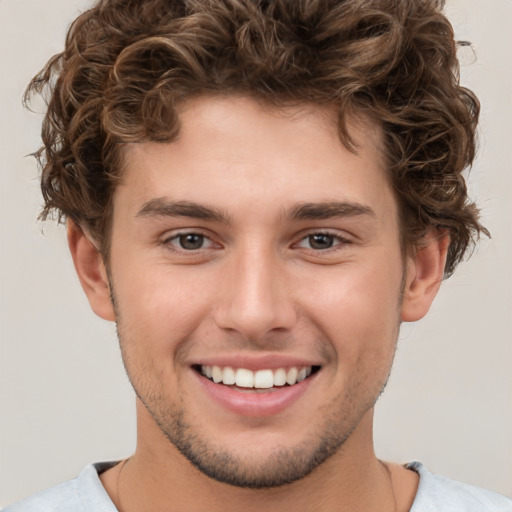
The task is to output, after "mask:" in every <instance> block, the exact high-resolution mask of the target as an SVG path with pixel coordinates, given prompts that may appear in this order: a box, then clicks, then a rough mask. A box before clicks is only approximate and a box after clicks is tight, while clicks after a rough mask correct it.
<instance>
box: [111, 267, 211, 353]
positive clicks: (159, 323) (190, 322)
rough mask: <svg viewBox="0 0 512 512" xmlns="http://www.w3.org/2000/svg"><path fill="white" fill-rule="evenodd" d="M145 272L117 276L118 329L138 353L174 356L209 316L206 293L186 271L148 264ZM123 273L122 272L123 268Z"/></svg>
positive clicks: (115, 288) (115, 278)
mask: <svg viewBox="0 0 512 512" xmlns="http://www.w3.org/2000/svg"><path fill="white" fill-rule="evenodd" d="M140 268H144V271H143V272H140V273H137V274H135V273H132V274H130V273H129V272H125V273H124V275H123V273H121V271H119V272H118V273H117V274H114V276H113V280H114V283H113V284H114V292H115V297H116V303H117V304H116V305H117V312H118V324H119V329H120V331H122V333H121V332H120V334H123V337H124V338H127V339H129V340H132V344H133V342H135V341H136V343H137V345H138V348H137V350H138V351H139V352H141V353H145V352H149V353H151V354H152V356H153V357H154V358H159V357H161V356H164V354H165V355H169V353H171V354H172V353H173V352H174V351H175V350H176V348H177V346H178V345H179V343H180V342H181V341H182V340H184V339H186V338H187V337H188V336H190V335H191V334H192V333H193V332H194V331H195V330H196V329H197V328H198V326H199V325H200V323H201V320H202V318H204V317H205V315H206V308H207V304H206V295H207V294H206V293H205V290H204V287H203V285H202V282H201V281H200V282H196V281H195V280H194V279H191V277H190V276H189V275H188V274H187V272H186V271H184V272H180V271H174V272H170V271H169V270H168V269H166V268H165V266H164V267H159V266H155V265H145V266H142V267H140ZM120 270H121V269H120Z"/></svg>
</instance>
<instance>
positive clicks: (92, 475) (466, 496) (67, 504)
mask: <svg viewBox="0 0 512 512" xmlns="http://www.w3.org/2000/svg"><path fill="white" fill-rule="evenodd" d="M114 464H116V463H115V462H100V463H98V464H91V465H90V466H87V467H86V468H85V469H84V470H83V471H82V472H81V473H80V475H79V476H78V477H77V478H75V479H74V480H70V481H68V482H64V483H62V484H60V485H57V486H56V487H52V488H51V489H47V490H45V491H42V492H40V493H38V494H35V495H34V496H32V497H30V498H27V499H25V500H22V501H20V502H18V503H15V504H14V505H11V506H9V507H7V508H6V509H4V510H3V511H2V512H117V509H116V507H115V506H114V504H113V503H112V500H111V499H110V498H109V496H108V494H107V492H106V491H105V489H104V487H103V485H102V484H101V481H100V478H99V476H98V474H99V473H102V472H103V471H105V470H106V469H108V468H110V467H112V466H113V465H114ZM407 468H409V469H412V470H413V471H416V473H418V475H419V477H420V483H419V486H418V492H417V493H416V498H415V499H414V503H413V505H412V508H411V510H410V512H512V499H510V498H507V497H505V496H502V495H501V494H497V493H495V492H492V491H488V490H486V489H481V488H479V487H474V486H472V485H467V484H463V483H460V482H456V481H454V480H450V479H449V478H445V477H442V476H438V475H434V474H432V473H430V472H429V471H428V470H427V469H426V468H425V466H423V464H421V462H412V463H410V464H407Z"/></svg>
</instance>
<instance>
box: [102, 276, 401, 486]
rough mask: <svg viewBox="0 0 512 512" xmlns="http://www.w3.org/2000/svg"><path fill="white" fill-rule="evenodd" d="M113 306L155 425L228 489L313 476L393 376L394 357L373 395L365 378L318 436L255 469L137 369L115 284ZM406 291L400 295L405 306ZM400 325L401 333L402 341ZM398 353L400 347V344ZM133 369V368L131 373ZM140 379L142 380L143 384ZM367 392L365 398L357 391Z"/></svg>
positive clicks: (128, 361)
mask: <svg viewBox="0 0 512 512" xmlns="http://www.w3.org/2000/svg"><path fill="white" fill-rule="evenodd" d="M110 292H111V300H112V304H113V306H114V309H115V312H116V319H117V320H116V326H117V335H118V339H119V343H120V347H121V353H122V358H123V364H124V367H125V370H126V373H127V375H128V379H129V380H130V382H131V384H132V387H133V389H134V390H135V393H136V395H137V397H138V399H139V400H140V401H141V403H142V404H143V405H144V407H145V408H146V410H147V411H148V412H149V414H150V415H151V417H152V418H153V420H154V422H155V423H156V425H157V426H158V428H159V429H160V431H161V432H162V434H163V435H164V436H165V437H166V438H167V439H168V441H169V442H170V443H172V445H173V446H174V447H175V448H176V449H177V450H178V451H179V452H180V453H181V454H182V455H183V456H184V457H185V458H186V459H187V460H188V461H189V462H190V463H191V464H192V465H193V466H195V467H196V468H197V469H198V470H199V471H200V472H201V473H203V474H204V475H206V476H208V477H210V478H212V479H214V480H216V481H218V482H221V483H224V484H228V485H231V486H235V487H239V488H250V489H270V488H276V487H281V486H284V485H287V484H291V483H293V482H296V481H298V480H301V479H303V478H305V477H306V476H308V475H309V474H310V473H312V472H313V471H314V470H315V469H316V468H318V467H319V466H320V465H321V464H323V463H324V462H325V461H326V460H327V459H328V458H330V457H331V456H332V455H334V454H335V453H336V452H338V451H339V450H340V448H341V447H342V446H343V444H344V443H345V441H346V440H347V439H348V438H349V437H350V435H351V434H352V432H353V431H354V430H355V429H356V427H357V426H358V425H359V423H360V422H361V420H362V418H363V417H364V416H365V414H366V413H368V412H369V411H370V409H372V408H373V407H374V405H375V403H376V402H377V400H378V398H379V396H380V395H381V394H382V393H383V391H384V389H385V387H386V384H387V381H388V378H389V374H390V371H391V366H392V362H393V359H394V352H393V354H392V356H391V361H390V362H389V367H388V369H387V372H386V373H385V375H384V376H383V378H382V379H381V380H380V381H379V382H377V383H375V385H374V386H373V387H372V389H371V390H369V389H367V386H365V380H366V378H367V377H368V376H367V375H366V374H363V375H359V379H358V380H356V382H355V383H354V382H353V383H352V386H351V387H350V388H349V389H348V390H347V391H346V392H345V393H340V394H339V395H337V396H336V397H335V398H334V399H333V400H331V401H330V402H329V403H327V404H326V405H325V406H324V407H323V408H322V410H321V411H320V412H319V414H318V416H323V421H322V422H320V425H318V428H316V430H315V432H312V433H311V434H310V435H309V437H308V438H306V439H304V440H303V441H302V442H300V443H298V444H296V445H295V446H293V447H280V448H277V449H276V450H274V452H273V453H272V454H270V455H268V456H267V458H266V459H265V460H263V461H259V462H257V463H255V461H254V460H250V459H249V458H248V457H247V456H246V454H245V456H244V454H243V453H236V452H233V451H230V450H229V449H228V448H226V447H222V446H218V445H215V443H213V442H211V441H209V440H208V439H207V438H206V436H202V435H201V432H200V431H198V429H197V428H195V427H194V425H193V424H192V423H191V422H190V420H189V419H188V418H187V411H186V408H185V407H184V406H183V404H180V403H178V402H175V401H174V402H170V400H169V397H168V396H165V394H164V393H163V392H162V390H163V388H162V387H160V388H159V386H158V384H159V383H156V384H155V383H154V382H153V383H152V382H151V381H150V379H144V375H151V374H153V375H156V374H157V372H156V371H155V370H154V369H153V371H151V368H142V369H141V368H140V367H139V368H137V357H132V356H131V355H130V354H129V350H127V347H129V346H136V343H134V340H132V339H130V337H129V335H128V334H127V333H124V332H123V329H122V325H121V318H122V317H121V315H120V312H119V308H118V304H117V301H116V299H115V296H114V292H113V288H112V283H110ZM402 297H403V287H402V290H401V293H400V303H401V300H402ZM398 331H399V323H398V327H397V334H396V337H398ZM395 349H396V341H395ZM132 363H134V364H133V367H132ZM136 376H140V377H142V378H141V379H140V380H138V379H137V378H136ZM364 388H366V393H365V395H364V397H361V396H358V393H356V392H355V391H357V390H358V389H364Z"/></svg>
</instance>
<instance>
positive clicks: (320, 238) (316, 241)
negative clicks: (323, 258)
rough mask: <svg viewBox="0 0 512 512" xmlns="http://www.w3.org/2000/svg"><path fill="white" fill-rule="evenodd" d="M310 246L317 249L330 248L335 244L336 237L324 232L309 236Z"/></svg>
mask: <svg viewBox="0 0 512 512" xmlns="http://www.w3.org/2000/svg"><path fill="white" fill-rule="evenodd" d="M307 241H308V242H309V247H311V249H315V250H317V251H321V250H325V249H330V248H331V247H333V246H334V242H335V237H334V236H333V235H328V234H324V233H316V234H314V235H309V236H308V237H307Z"/></svg>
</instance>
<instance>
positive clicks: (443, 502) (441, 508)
mask: <svg viewBox="0 0 512 512" xmlns="http://www.w3.org/2000/svg"><path fill="white" fill-rule="evenodd" d="M406 467H407V468H408V469H411V470H413V471H415V472H416V473H418V475H419V477H420V481H419V486H418V491H417V493H416V498H415V499H414V502H413V505H412V508H411V510H410V512H512V499H510V498H507V497H506V496H503V495H501V494H498V493H496V492H493V491H489V490H488V489H482V488H480V487H475V486H473V485H468V484H464V483H462V482H457V481H455V480H451V479H449V478H446V477H443V476H440V475H435V474H433V473H430V471H428V469H427V468H426V467H425V466H423V464H421V462H412V463H410V464H407V466H406Z"/></svg>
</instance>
